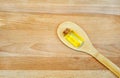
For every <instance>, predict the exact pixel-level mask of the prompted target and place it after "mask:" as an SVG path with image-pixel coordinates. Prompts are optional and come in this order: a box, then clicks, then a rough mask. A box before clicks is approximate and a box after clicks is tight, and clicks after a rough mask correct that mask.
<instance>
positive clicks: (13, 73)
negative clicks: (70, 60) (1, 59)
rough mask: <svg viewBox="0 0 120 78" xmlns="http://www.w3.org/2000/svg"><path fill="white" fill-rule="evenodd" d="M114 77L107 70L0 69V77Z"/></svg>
mask: <svg viewBox="0 0 120 78" xmlns="http://www.w3.org/2000/svg"><path fill="white" fill-rule="evenodd" d="M61 77H62V78H80V77H82V78H101V77H102V78H116V77H115V76H114V75H113V74H112V73H111V72H109V71H107V70H79V71H78V70H69V71H68V70H62V71H58V70H54V71H51V70H1V71H0V78H61Z"/></svg>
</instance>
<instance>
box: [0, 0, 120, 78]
mask: <svg viewBox="0 0 120 78" xmlns="http://www.w3.org/2000/svg"><path fill="white" fill-rule="evenodd" d="M113 1H114V2H113ZM37 3H40V4H42V3H43V4H42V5H40V4H37ZM45 3H46V4H49V5H45ZM62 3H63V4H62ZM83 3H84V4H85V5H84V6H82V8H80V6H81V5H80V4H83ZM0 4H1V5H0V78H23V77H25V78H30V77H31V78H32V77H34V78H61V77H63V78H80V77H81V78H101V77H102V78H116V76H115V75H114V74H112V73H111V72H110V71H109V70H108V69H106V67H104V66H103V65H102V64H100V63H99V62H98V61H97V60H95V59H94V58H93V57H91V56H90V55H88V54H85V53H82V52H77V51H74V50H72V49H70V48H68V47H67V46H65V45H64V44H63V43H62V42H61V41H60V40H59V39H58V37H57V33H56V30H57V27H58V25H59V24H60V23H62V22H64V21H72V22H75V23H77V24H78V25H80V26H81V27H82V28H83V29H84V30H85V31H86V33H87V34H88V36H89V38H90V40H91V41H92V43H93V45H94V46H95V47H96V48H97V50H98V51H99V52H100V53H102V54H103V55H104V56H106V57H107V58H109V59H110V60H111V61H112V62H113V63H115V64H116V65H118V66H119V67H120V60H119V59H120V5H119V4H120V2H119V0H111V1H108V0H102V1H100V2H99V1H97V0H95V2H89V1H87V0H86V1H83V2H82V1H77V0H76V1H75V2H74V1H72V0H71V2H70V0H65V1H60V0H56V1H42V0H41V1H38V0H37V1H36V2H34V1H33V0H28V2H27V0H26V2H24V1H22V0H18V1H14V0H12V1H11V2H10V1H9V0H6V1H5V0H0ZM36 4H37V6H33V5H36ZM57 4H58V5H57ZM75 4H76V5H75ZM88 4H89V5H88ZM98 4H99V5H98ZM103 4H104V5H105V6H104V7H103V6H102V5H103ZM2 5H3V6H2ZM20 5H23V6H20ZM26 5H27V6H26ZM92 5H94V7H93V6H92ZM95 5H96V6H97V5H98V6H97V8H95ZM50 6H51V7H50ZM55 6H56V7H55ZM88 6H91V7H88ZM84 7H86V9H85V10H83V8H84ZM63 8H65V9H63ZM51 9H52V11H51ZM87 9H91V10H87ZM103 9H104V10H103ZM106 9H108V10H106ZM61 10H63V11H61Z"/></svg>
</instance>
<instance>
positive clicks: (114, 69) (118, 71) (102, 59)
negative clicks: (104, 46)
mask: <svg viewBox="0 0 120 78" xmlns="http://www.w3.org/2000/svg"><path fill="white" fill-rule="evenodd" d="M93 56H94V57H95V58H96V59H97V60H98V61H99V62H101V63H102V64H103V65H105V66H106V67H107V68H108V69H110V70H111V71H112V72H113V73H114V74H115V75H117V76H118V77H119V78H120V68H119V67H118V66H117V65H115V64H114V63H112V62H111V61H110V60H109V59H108V58H106V57H105V56H103V55H102V54H101V53H99V52H97V53H96V54H95V55H93Z"/></svg>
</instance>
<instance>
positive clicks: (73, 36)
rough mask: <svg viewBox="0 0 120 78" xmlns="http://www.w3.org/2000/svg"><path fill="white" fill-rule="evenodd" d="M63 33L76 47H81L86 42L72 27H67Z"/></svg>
mask: <svg viewBox="0 0 120 78" xmlns="http://www.w3.org/2000/svg"><path fill="white" fill-rule="evenodd" d="M63 34H64V38H65V39H66V40H67V41H68V42H69V43H71V44H72V45H73V46H75V47H80V46H82V44H83V43H84V39H83V38H82V37H80V36H79V35H78V34H77V33H76V32H74V31H73V30H71V29H68V28H66V30H65V31H64V32H63Z"/></svg>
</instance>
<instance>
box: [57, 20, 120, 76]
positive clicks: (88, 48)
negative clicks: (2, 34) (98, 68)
mask: <svg viewBox="0 0 120 78" xmlns="http://www.w3.org/2000/svg"><path fill="white" fill-rule="evenodd" d="M66 28H69V29H72V30H74V31H75V32H76V33H77V34H78V35H80V36H81V37H82V38H84V44H83V45H82V46H80V47H78V48H77V47H74V46H73V45H71V44H70V43H69V42H68V41H67V40H66V39H65V38H64V35H63V32H64V30H65V29H66ZM57 35H58V37H59V38H60V40H61V41H62V42H63V43H64V44H65V45H67V46H68V47H70V48H72V49H74V50H77V51H80V52H85V53H88V54H90V55H92V56H93V57H94V58H96V59H97V60H98V61H99V62H101V63H102V64H103V65H105V66H106V67H107V68H108V69H110V70H111V71H112V72H113V73H114V74H115V75H116V76H118V77H119V78H120V69H119V67H118V66H117V65H115V64H114V63H112V62H111V61H110V60H109V59H107V58H106V57H104V56H103V55H102V54H101V53H99V52H98V51H97V50H96V49H95V47H94V46H93V45H92V43H91V41H90V40H89V38H88V36H87V34H86V33H85V32H84V30H83V29H82V28H81V27H80V26H78V25H77V24H75V23H72V22H64V23H62V24H60V25H59V27H58V29H57Z"/></svg>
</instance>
